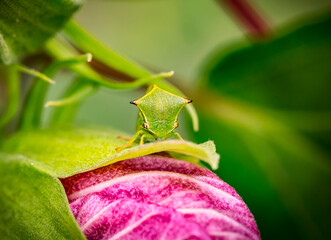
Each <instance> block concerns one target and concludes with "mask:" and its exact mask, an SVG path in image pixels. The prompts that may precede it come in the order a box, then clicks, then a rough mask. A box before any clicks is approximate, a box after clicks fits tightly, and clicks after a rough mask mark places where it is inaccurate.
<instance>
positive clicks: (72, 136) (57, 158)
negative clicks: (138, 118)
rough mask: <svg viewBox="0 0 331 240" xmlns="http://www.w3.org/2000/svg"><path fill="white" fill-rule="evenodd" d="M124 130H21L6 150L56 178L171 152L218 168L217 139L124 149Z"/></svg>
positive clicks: (3, 149)
mask: <svg viewBox="0 0 331 240" xmlns="http://www.w3.org/2000/svg"><path fill="white" fill-rule="evenodd" d="M120 136H122V137H123V136H127V135H125V134H123V133H122V132H119V131H115V130H112V129H104V128H86V129H80V128H75V129H63V128H60V129H48V130H32V131H26V132H20V133H18V134H17V135H16V136H14V137H13V138H11V139H10V140H8V141H7V142H6V143H5V144H4V146H3V148H2V151H3V152H7V153H11V154H20V155H23V156H26V157H27V158H28V159H31V160H28V161H29V162H30V163H31V164H33V165H34V166H35V167H36V168H38V169H41V170H42V171H44V172H47V173H49V174H50V175H52V176H56V177H61V178H64V177H68V176H72V175H74V174H77V173H80V172H85V171H88V170H92V169H95V168H98V167H101V166H105V165H109V164H111V163H114V162H117V161H120V160H124V159H129V158H135V157H139V156H144V155H147V154H152V153H157V152H162V151H169V152H175V153H181V154H185V155H188V156H191V157H193V159H194V160H195V162H198V159H201V160H203V161H205V162H207V163H208V164H210V165H211V166H212V168H214V169H215V168H217V166H218V160H219V155H218V154H217V153H215V146H214V144H213V142H211V141H209V142H206V143H204V144H200V145H198V144H195V143H192V142H188V141H178V140H168V141H156V142H152V143H149V144H144V145H138V146H134V147H132V148H129V149H125V150H123V151H121V152H117V151H116V150H115V148H116V147H119V146H122V145H124V144H125V143H126V141H125V140H123V139H121V138H119V137H120Z"/></svg>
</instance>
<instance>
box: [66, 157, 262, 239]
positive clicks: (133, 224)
mask: <svg viewBox="0 0 331 240" xmlns="http://www.w3.org/2000/svg"><path fill="white" fill-rule="evenodd" d="M61 181H62V183H63V185H64V187H65V190H66V193H67V196H68V199H69V203H70V208H71V211H72V212H73V214H74V216H75V218H76V220H77V222H78V224H79V226H80V228H81V230H82V231H83V233H84V234H85V236H86V237H87V239H89V240H90V239H95V240H96V239H121V240H122V239H123V240H124V239H135V240H140V239H164V240H167V239H171V240H176V239H224V240H244V239H245V240H248V239H254V240H258V239H260V235H259V231H258V228H257V226H256V223H255V220H254V217H253V215H252V214H251V212H250V211H249V209H248V207H247V206H246V204H245V203H244V202H243V200H242V199H241V198H240V196H239V195H238V194H237V193H236V192H235V190H234V189H233V188H232V187H230V186H229V185H228V184H227V183H225V182H223V181H222V180H220V179H219V178H218V177H217V176H216V175H215V174H214V173H212V172H211V171H209V170H208V169H205V168H202V167H199V166H197V165H195V164H192V163H188V162H185V161H180V160H176V159H172V158H166V157H160V156H145V157H138V158H134V159H128V160H124V161H121V162H117V163H114V164H112V165H109V166H106V167H102V168H99V169H96V170H93V171H89V172H85V173H81V174H77V175H74V176H72V177H69V178H66V179H62V180H61Z"/></svg>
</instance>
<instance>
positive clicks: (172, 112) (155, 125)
mask: <svg viewBox="0 0 331 240" xmlns="http://www.w3.org/2000/svg"><path fill="white" fill-rule="evenodd" d="M190 102H192V101H191V100H189V99H186V98H183V97H180V96H176V95H174V94H172V93H170V92H167V91H165V90H163V89H161V88H159V87H157V86H156V85H153V87H152V89H151V90H150V91H149V92H148V93H147V94H146V95H145V96H143V97H142V98H140V99H137V100H135V101H132V102H131V103H133V104H135V105H137V106H138V107H139V109H140V112H141V115H142V118H143V121H144V126H143V127H144V129H145V130H148V132H149V133H151V134H152V135H153V136H154V137H155V138H156V139H158V138H160V139H165V138H167V136H168V135H169V134H170V133H171V132H172V131H173V130H174V129H175V128H176V127H177V125H178V123H177V118H178V114H179V112H180V111H181V109H182V108H183V107H184V106H185V105H186V104H188V103H190Z"/></svg>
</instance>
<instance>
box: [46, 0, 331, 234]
mask: <svg viewBox="0 0 331 240" xmlns="http://www.w3.org/2000/svg"><path fill="white" fill-rule="evenodd" d="M223 2H226V1H223ZM249 2H250V3H251V4H252V6H254V8H255V9H256V11H257V12H258V13H259V14H261V16H263V17H264V18H265V19H266V21H267V22H268V23H269V26H270V28H271V29H270V35H269V36H268V37H267V38H266V39H260V40H256V39H252V38H249V37H247V34H246V29H245V28H244V26H243V25H242V24H240V21H239V20H238V18H236V17H235V16H234V15H233V14H231V12H230V11H229V9H228V8H225V7H224V5H221V4H219V3H217V1H212V0H137V1H135V0H112V1H110V0H109V1H101V0H90V1H87V2H86V3H85V5H83V7H82V8H81V9H80V11H78V13H77V14H76V15H75V20H76V21H77V22H78V23H79V24H80V25H81V26H83V27H84V28H85V29H86V30H88V31H89V32H90V33H91V34H92V35H93V36H94V37H96V38H98V39H100V40H101V42H103V43H104V44H105V45H106V46H109V47H110V48H112V49H114V50H115V51H117V52H119V53H121V54H122V55H124V56H126V57H128V58H131V59H133V60H135V61H136V62H139V63H141V64H142V65H144V66H146V67H147V68H150V69H152V70H154V71H155V72H160V71H170V70H174V71H175V76H174V77H173V78H171V80H170V81H171V82H172V83H174V84H175V85H177V86H178V87H179V88H180V89H181V90H182V91H183V92H184V93H185V94H186V95H187V96H188V97H190V98H193V100H194V104H195V106H196V108H197V110H198V113H199V117H200V131H199V132H196V133H195V132H193V130H192V126H191V123H190V119H189V117H188V115H187V114H185V113H183V114H181V116H180V128H179V132H181V133H182V135H183V136H184V137H185V138H186V139H188V140H192V141H195V142H204V141H206V140H208V139H211V140H214V141H215V143H216V147H217V152H218V153H220V154H221V163H220V167H219V170H217V172H216V173H217V174H218V175H219V176H220V177H221V178H222V179H223V180H224V181H226V182H227V183H229V184H230V185H231V186H233V187H234V188H235V189H236V191H237V192H238V193H239V194H240V195H241V196H242V198H243V199H244V201H245V202H246V203H247V205H248V206H249V208H250V210H251V211H252V213H253V215H254V216H255V218H256V221H257V224H258V226H259V229H260V231H261V236H262V239H329V235H330V234H331V227H330V226H331V217H330V216H329V215H330V214H331V204H330V203H329V202H330V200H329V199H330V197H331V193H330V186H329V185H330V183H331V181H330V180H331V158H330V156H331V151H330V150H331V148H330V147H331V141H330V136H331V135H330V134H331V94H330V93H331V83H330V81H331V67H330V66H331V31H330V26H331V14H330V12H331V11H329V10H330V9H331V1H330V0H315V1H311V0H277V1H270V0H269V1H262V0H254V1H252V0H250V1H249ZM71 77H72V75H71V74H70V73H68V72H62V73H61V74H58V75H57V76H56V78H55V80H56V81H57V85H56V87H52V88H51V92H50V94H49V95H48V96H47V100H54V99H60V98H61V93H62V92H63V90H64V89H65V88H66V87H67V86H68V85H69V80H70V79H71ZM143 90H144V89H140V90H138V91H137V90H135V91H132V90H131V91H124V90H120V91H117V90H116V91H115V90H109V89H105V88H100V90H99V91H98V92H97V93H96V94H94V95H93V96H91V97H89V98H88V99H87V100H86V101H84V103H83V104H82V106H81V108H80V110H79V112H78V115H77V116H76V118H75V124H77V125H82V124H83V125H84V124H86V125H91V124H92V125H105V126H107V125H108V126H112V127H116V128H119V129H121V130H124V131H126V132H129V133H131V134H133V133H134V131H135V121H136V117H137V109H136V108H135V107H134V106H131V105H130V104H129V101H131V100H133V99H136V98H138V97H140V96H142V94H143ZM46 110H47V113H48V114H46V117H45V119H44V123H47V122H48V117H49V116H50V113H51V112H52V111H53V109H51V108H49V109H46Z"/></svg>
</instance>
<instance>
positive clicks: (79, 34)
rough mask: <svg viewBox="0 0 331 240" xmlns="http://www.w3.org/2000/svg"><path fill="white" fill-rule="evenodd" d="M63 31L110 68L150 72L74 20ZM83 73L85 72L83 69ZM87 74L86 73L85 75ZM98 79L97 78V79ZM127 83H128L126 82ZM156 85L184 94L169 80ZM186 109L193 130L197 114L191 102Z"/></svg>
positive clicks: (140, 73) (135, 75)
mask: <svg viewBox="0 0 331 240" xmlns="http://www.w3.org/2000/svg"><path fill="white" fill-rule="evenodd" d="M64 33H65V35H66V37H67V38H69V40H70V41H71V42H72V44H73V45H74V46H77V47H78V48H80V49H81V50H83V51H87V52H91V53H92V54H93V55H94V56H95V57H96V59H98V60H99V61H101V62H102V63H104V64H105V65H106V66H108V67H109V68H110V69H115V70H117V71H120V72H121V73H124V74H126V75H128V76H130V77H133V78H145V77H148V76H150V75H151V72H150V71H148V70H146V69H145V68H143V67H141V66H139V65H138V64H137V63H134V62H133V61H131V60H130V61H129V60H127V58H124V57H122V56H120V55H119V54H117V53H116V52H115V51H113V50H111V49H109V48H108V47H106V46H104V45H103V44H102V43H100V42H99V41H98V40H97V39H95V38H94V37H93V36H91V35H90V34H89V33H88V32H86V31H85V30H84V29H83V28H81V27H80V26H79V25H78V24H77V23H75V22H74V21H70V22H69V23H68V24H67V25H66V26H65V27H64ZM85 74H87V72H86V71H85ZM88 74H90V75H91V77H92V78H93V77H94V78H96V79H98V77H97V76H93V74H92V73H88ZM86 76H87V75H86ZM97 81H99V80H97ZM126 84H128V83H126ZM126 84H124V85H116V86H111V85H110V86H109V87H110V88H115V87H116V89H124V86H126ZM158 85H160V87H161V85H162V88H166V89H167V91H169V92H172V93H175V94H177V95H180V96H184V94H183V93H182V92H181V91H180V90H179V89H177V88H176V87H174V86H173V85H172V84H170V83H169V82H166V81H164V80H160V81H159V82H158ZM136 87H137V86H136V85H132V86H128V87H126V89H129V88H136ZM185 108H186V110H187V111H188V113H189V115H190V116H191V118H192V124H193V129H194V130H195V131H198V130H199V120H198V115H197V113H196V110H195V108H194V106H193V105H192V104H189V105H187V106H186V107H185Z"/></svg>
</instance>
